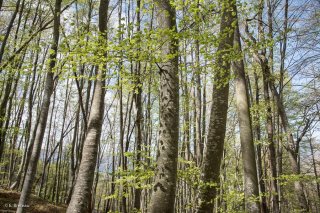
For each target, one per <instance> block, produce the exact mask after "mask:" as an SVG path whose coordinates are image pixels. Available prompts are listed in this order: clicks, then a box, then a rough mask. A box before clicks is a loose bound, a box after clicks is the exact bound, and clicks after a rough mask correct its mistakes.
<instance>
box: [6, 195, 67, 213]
mask: <svg viewBox="0 0 320 213" xmlns="http://www.w3.org/2000/svg"><path fill="white" fill-rule="evenodd" d="M19 197H20V193H19V192H15V191H8V190H4V189H0V213H11V212H15V210H16V209H17V205H18V202H19ZM25 208H26V212H28V213H64V212H66V206H56V205H54V204H52V203H49V202H48V201H45V200H43V199H41V198H39V197H36V196H31V199H30V204H28V206H26V207H25Z"/></svg>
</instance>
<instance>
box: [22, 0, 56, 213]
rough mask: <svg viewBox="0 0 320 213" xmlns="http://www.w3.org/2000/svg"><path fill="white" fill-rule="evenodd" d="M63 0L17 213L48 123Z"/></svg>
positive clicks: (25, 197)
mask: <svg viewBox="0 0 320 213" xmlns="http://www.w3.org/2000/svg"><path fill="white" fill-rule="evenodd" d="M61 1H62V0H56V2H55V12H54V23H53V41H52V46H51V50H52V52H51V54H50V56H49V60H50V64H49V70H48V73H47V76H46V81H45V88H44V94H43V102H42V105H41V111H40V118H39V123H38V127H37V131H36V136H35V140H34V145H33V148H32V154H31V158H30V162H29V165H28V170H27V174H26V177H25V180H24V183H23V188H22V192H21V196H20V200H19V206H18V208H17V213H22V212H24V211H25V208H24V207H23V206H25V205H27V204H28V200H29V197H30V195H31V191H32V185H33V182H34V177H35V173H36V171H37V164H38V160H39V156H40V151H41V146H42V141H43V136H44V132H45V129H46V125H47V118H48V112H49V107H50V98H51V94H52V92H53V87H54V79H53V77H54V72H53V69H54V68H55V66H56V59H57V49H58V42H59V27H60V11H61Z"/></svg>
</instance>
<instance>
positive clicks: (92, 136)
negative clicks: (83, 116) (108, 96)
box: [67, 0, 109, 213]
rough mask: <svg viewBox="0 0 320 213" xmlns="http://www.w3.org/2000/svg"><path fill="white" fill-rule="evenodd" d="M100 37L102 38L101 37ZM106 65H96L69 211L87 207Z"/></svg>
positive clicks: (103, 16) (102, 25) (104, 5)
mask: <svg viewBox="0 0 320 213" xmlns="http://www.w3.org/2000/svg"><path fill="white" fill-rule="evenodd" d="M108 5H109V1H108V0H100V6H99V31H100V33H101V36H102V37H103V38H105V39H106V38H107V36H106V33H107V16H108ZM101 39H102V38H101ZM104 69H106V66H105V65H104V66H103V68H100V69H99V68H98V67H97V73H98V75H97V80H96V83H95V90H94V94H93V100H92V106H91V110H90V117H89V123H88V129H87V134H86V139H85V141H84V146H83V151H82V158H81V163H80V166H79V172H78V177H77V180H76V182H75V186H74V191H73V193H72V197H71V201H70V204H69V206H68V209H67V213H71V212H87V211H88V209H89V206H88V205H89V199H91V190H92V184H93V179H94V172H93V171H92V169H93V168H95V166H96V162H97V152H98V147H99V142H100V136H101V129H102V123H103V114H104V96H105V88H104V86H105V79H104V78H105V75H104V72H105V70H104Z"/></svg>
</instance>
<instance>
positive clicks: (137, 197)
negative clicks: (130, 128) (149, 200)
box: [134, 0, 143, 210]
mask: <svg viewBox="0 0 320 213" xmlns="http://www.w3.org/2000/svg"><path fill="white" fill-rule="evenodd" d="M140 10H141V1H140V0H137V33H140V22H141V18H140ZM138 42H141V41H138ZM138 51H140V50H138ZM140 75H141V62H140V61H138V62H137V64H136V76H135V78H136V79H135V80H136V88H137V93H135V94H134V99H135V104H136V109H137V115H136V135H137V136H136V153H137V154H136V156H137V159H136V168H138V171H140V169H141V168H140V167H141V162H140V161H141V151H142V143H143V141H142V125H143V109H142V84H143V83H142V81H141V76H140ZM138 181H139V180H138ZM139 187H140V184H138V187H137V188H135V189H134V208H135V209H137V210H140V208H141V191H142V190H141V189H140V188H139Z"/></svg>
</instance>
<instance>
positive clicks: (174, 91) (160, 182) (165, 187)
mask: <svg viewBox="0 0 320 213" xmlns="http://www.w3.org/2000/svg"><path fill="white" fill-rule="evenodd" d="M156 6H157V21H158V23H159V25H158V26H159V28H160V29H161V30H162V33H163V36H162V37H163V38H164V40H165V41H166V42H165V43H164V44H163V46H162V53H163V56H164V57H165V59H164V60H163V62H162V63H160V64H158V66H159V72H160V130H159V147H158V153H157V168H156V172H155V183H154V185H153V193H152V196H151V206H150V210H149V212H152V213H158V212H159V213H161V212H167V213H170V212H174V203H175V190H176V180H177V162H178V140H179V78H178V41H177V39H176V33H177V28H176V12H175V8H173V7H172V5H171V3H170V1H169V0H157V1H156Z"/></svg>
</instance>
